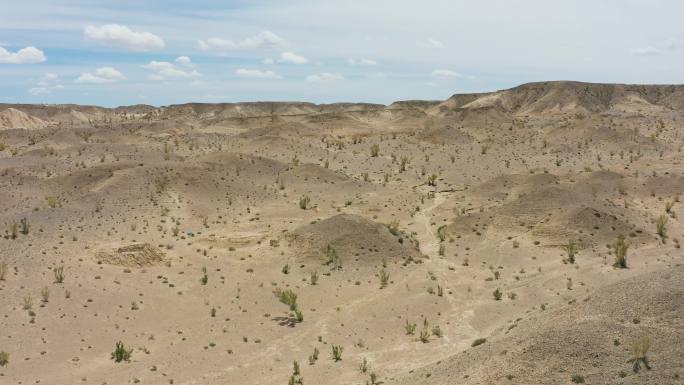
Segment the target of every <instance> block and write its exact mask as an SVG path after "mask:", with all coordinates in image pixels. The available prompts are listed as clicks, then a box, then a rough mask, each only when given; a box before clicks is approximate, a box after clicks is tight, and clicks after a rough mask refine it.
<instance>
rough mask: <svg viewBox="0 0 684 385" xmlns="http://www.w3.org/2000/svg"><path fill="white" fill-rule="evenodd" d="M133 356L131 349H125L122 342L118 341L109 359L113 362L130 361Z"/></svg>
mask: <svg viewBox="0 0 684 385" xmlns="http://www.w3.org/2000/svg"><path fill="white" fill-rule="evenodd" d="M132 355H133V349H126V348H125V347H124V344H123V342H121V341H119V342H117V343H116V346H115V348H114V351H113V352H112V355H111V358H112V360H114V362H123V361H126V362H128V361H130V360H131V356H132Z"/></svg>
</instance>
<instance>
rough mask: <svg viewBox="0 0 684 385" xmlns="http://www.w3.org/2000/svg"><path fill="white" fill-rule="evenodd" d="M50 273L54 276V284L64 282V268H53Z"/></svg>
mask: <svg viewBox="0 0 684 385" xmlns="http://www.w3.org/2000/svg"><path fill="white" fill-rule="evenodd" d="M52 273H53V274H54V275H55V283H63V282H64V266H58V267H55V268H54V269H53V270H52Z"/></svg>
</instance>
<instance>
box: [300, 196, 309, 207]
mask: <svg viewBox="0 0 684 385" xmlns="http://www.w3.org/2000/svg"><path fill="white" fill-rule="evenodd" d="M310 204H311V198H309V196H308V195H302V196H301V197H300V198H299V208H300V209H302V210H306V209H308V208H309V205H310Z"/></svg>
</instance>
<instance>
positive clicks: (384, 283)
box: [380, 269, 390, 289]
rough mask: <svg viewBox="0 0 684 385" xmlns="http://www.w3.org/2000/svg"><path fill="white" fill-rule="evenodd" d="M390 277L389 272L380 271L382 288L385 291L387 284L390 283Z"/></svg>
mask: <svg viewBox="0 0 684 385" xmlns="http://www.w3.org/2000/svg"><path fill="white" fill-rule="evenodd" d="M389 278H390V275H389V273H388V272H386V271H385V269H382V270H380V288H381V289H384V288H386V287H387V283H388V282H389Z"/></svg>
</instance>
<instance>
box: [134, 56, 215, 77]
mask: <svg viewBox="0 0 684 385" xmlns="http://www.w3.org/2000/svg"><path fill="white" fill-rule="evenodd" d="M181 57H183V56H181ZM185 57H187V56H185ZM189 60H190V58H188V62H189ZM176 61H178V59H176ZM183 61H184V60H181V62H183ZM142 67H143V68H146V69H148V70H151V71H154V72H155V73H154V74H152V75H150V76H149V79H151V80H164V79H167V78H175V79H190V78H197V77H200V76H202V74H201V73H199V72H197V71H196V70H192V71H184V70H182V69H179V68H178V67H176V65H175V64H173V63H169V62H167V61H156V60H152V61H151V62H149V63H148V64H145V65H143V66H142Z"/></svg>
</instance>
